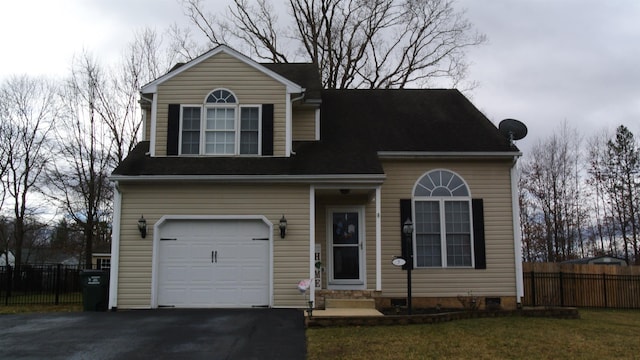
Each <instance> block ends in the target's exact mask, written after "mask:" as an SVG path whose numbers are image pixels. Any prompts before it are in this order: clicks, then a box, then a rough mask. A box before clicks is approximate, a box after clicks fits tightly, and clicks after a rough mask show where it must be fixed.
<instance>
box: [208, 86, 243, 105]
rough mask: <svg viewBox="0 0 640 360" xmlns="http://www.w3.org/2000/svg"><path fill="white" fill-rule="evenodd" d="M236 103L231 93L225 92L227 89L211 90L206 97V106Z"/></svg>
mask: <svg viewBox="0 0 640 360" xmlns="http://www.w3.org/2000/svg"><path fill="white" fill-rule="evenodd" d="M236 102H237V101H236V97H235V96H234V95H233V94H232V93H231V91H229V90H227V89H216V90H213V91H212V92H211V93H209V96H207V101H206V103H207V104H211V103H214V104H220V103H223V104H235V103H236Z"/></svg>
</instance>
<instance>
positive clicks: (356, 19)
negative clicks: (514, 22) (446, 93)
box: [182, 0, 486, 88]
mask: <svg viewBox="0 0 640 360" xmlns="http://www.w3.org/2000/svg"><path fill="white" fill-rule="evenodd" d="M182 3H183V5H184V8H185V13H186V15H187V16H188V18H189V19H190V20H191V22H192V23H193V24H194V25H195V26H196V27H197V28H198V29H199V30H200V31H201V32H202V33H203V34H204V35H205V36H206V38H207V40H208V41H209V42H210V43H211V45H213V46H217V45H220V44H225V43H227V44H229V43H230V44H232V45H235V46H238V47H240V49H241V50H243V51H245V52H248V53H249V54H250V55H251V56H255V57H257V58H258V59H262V60H264V61H269V62H279V63H282V62H291V61H293V60H296V59H301V60H302V61H307V62H312V63H314V64H316V65H317V66H318V73H319V75H320V76H321V78H322V81H323V85H324V86H325V87H326V88H403V87H406V86H409V85H413V84H420V85H429V84H430V83H431V82H433V81H434V80H441V79H448V80H451V82H452V84H454V85H455V84H457V83H459V82H460V80H462V79H464V77H465V73H466V69H467V64H466V62H465V59H464V58H465V49H467V48H469V47H472V46H477V45H480V44H482V43H483V42H485V40H486V37H485V36H484V35H482V34H479V33H478V32H476V31H474V30H473V27H472V25H471V23H470V22H469V21H467V20H466V19H465V18H464V12H459V11H456V10H455V9H454V6H453V1H452V0H422V1H416V0H289V2H288V6H289V12H290V14H291V16H292V22H293V26H292V27H291V26H289V27H287V26H288V25H289V24H290V22H289V23H288V22H286V21H285V22H282V21H280V19H279V18H278V15H277V14H278V12H277V11H275V10H274V8H273V5H272V3H271V2H269V1H267V0H257V1H249V0H234V1H233V4H232V5H231V6H230V7H229V9H228V13H227V14H226V17H225V18H223V19H221V18H220V16H216V15H214V14H212V13H210V12H207V11H206V10H205V8H204V4H203V1H202V0H182ZM291 28H293V30H289V29H291ZM183 34H184V32H183ZM183 39H186V38H185V37H183ZM296 55H298V56H296Z"/></svg>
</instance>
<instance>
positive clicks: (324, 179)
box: [109, 174, 386, 184]
mask: <svg viewBox="0 0 640 360" xmlns="http://www.w3.org/2000/svg"><path fill="white" fill-rule="evenodd" d="M109 179H110V180H111V181H121V182H149V181H205V182H228V181H235V182H243V183H260V182H274V181H277V182H287V183H294V182H304V183H307V182H311V183H329V182H336V181H339V182H343V183H345V184H381V183H383V182H384V180H385V179H386V175H385V174H363V175H358V174H344V175H139V176H128V175H111V176H110V177H109Z"/></svg>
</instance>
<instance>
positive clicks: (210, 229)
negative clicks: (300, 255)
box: [157, 220, 270, 307]
mask: <svg viewBox="0 0 640 360" xmlns="http://www.w3.org/2000/svg"><path fill="white" fill-rule="evenodd" d="M160 237H161V238H165V239H172V240H171V241H160V244H159V251H158V256H159V260H158V292H157V293H158V305H173V306H177V307H250V306H253V305H260V306H263V305H268V304H269V303H270V301H269V289H270V284H269V279H270V276H269V273H270V271H269V269H270V265H269V263H270V261H269V241H264V240H254V239H264V238H269V227H268V226H266V224H264V223H263V222H262V221H255V220H208V221H204V220H172V221H168V222H166V223H165V224H164V225H163V227H162V228H161V229H160ZM173 239H175V240H173ZM212 257H213V259H212Z"/></svg>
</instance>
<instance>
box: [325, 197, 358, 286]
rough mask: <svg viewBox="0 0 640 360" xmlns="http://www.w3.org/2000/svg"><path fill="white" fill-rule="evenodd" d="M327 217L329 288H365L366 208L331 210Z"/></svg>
mask: <svg viewBox="0 0 640 360" xmlns="http://www.w3.org/2000/svg"><path fill="white" fill-rule="evenodd" d="M327 219H328V221H327V234H328V239H327V245H328V247H327V248H328V251H327V253H328V255H329V256H328V258H329V259H328V260H329V264H328V265H329V278H328V280H329V288H334V289H360V288H364V285H365V283H364V279H365V274H364V272H365V267H364V259H365V257H364V250H365V248H364V239H365V236H364V209H362V208H333V209H329V211H328V214H327Z"/></svg>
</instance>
